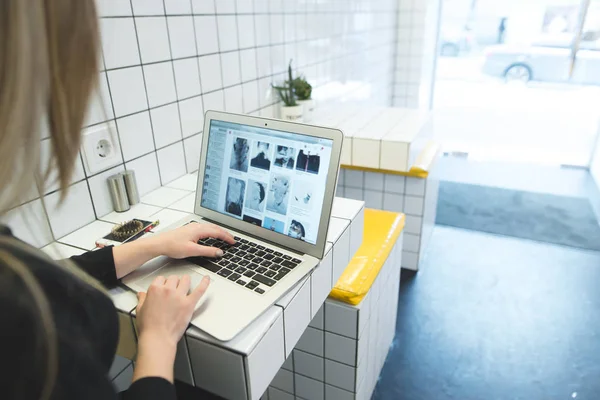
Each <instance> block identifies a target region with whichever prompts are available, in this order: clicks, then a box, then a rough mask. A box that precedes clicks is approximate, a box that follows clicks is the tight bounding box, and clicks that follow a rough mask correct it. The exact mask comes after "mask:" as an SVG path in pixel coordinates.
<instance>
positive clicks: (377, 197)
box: [364, 190, 383, 210]
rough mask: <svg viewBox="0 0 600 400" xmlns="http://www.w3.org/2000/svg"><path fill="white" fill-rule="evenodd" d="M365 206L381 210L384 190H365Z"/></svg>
mask: <svg viewBox="0 0 600 400" xmlns="http://www.w3.org/2000/svg"><path fill="white" fill-rule="evenodd" d="M364 196H365V207H368V208H374V209H376V210H381V209H382V208H383V192H375V191H373V190H365V192H364Z"/></svg>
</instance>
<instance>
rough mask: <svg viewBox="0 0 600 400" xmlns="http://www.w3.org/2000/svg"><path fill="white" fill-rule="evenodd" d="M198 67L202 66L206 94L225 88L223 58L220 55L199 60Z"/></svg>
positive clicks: (202, 80) (203, 85) (201, 71)
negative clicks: (222, 73) (222, 68)
mask: <svg viewBox="0 0 600 400" xmlns="http://www.w3.org/2000/svg"><path fill="white" fill-rule="evenodd" d="M198 65H199V66H200V81H201V82H202V90H203V91H204V92H205V93H206V92H212V91H213V90H216V89H220V88H221V87H223V81H222V79H221V58H220V56H219V55H218V54H213V55H211V56H204V57H200V58H199V59H198Z"/></svg>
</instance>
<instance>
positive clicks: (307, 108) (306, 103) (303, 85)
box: [292, 76, 315, 121]
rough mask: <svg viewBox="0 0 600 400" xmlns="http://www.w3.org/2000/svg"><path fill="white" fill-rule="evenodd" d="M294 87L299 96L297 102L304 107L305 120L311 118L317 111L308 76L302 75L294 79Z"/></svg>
mask: <svg viewBox="0 0 600 400" xmlns="http://www.w3.org/2000/svg"><path fill="white" fill-rule="evenodd" d="M292 87H293V88H294V94H295V95H296V98H297V100H296V102H297V103H298V104H300V105H302V106H303V107H304V112H303V114H304V120H305V121H308V120H310V119H311V117H312V115H313V112H314V111H315V101H314V100H313V99H312V98H311V95H312V86H311V85H310V83H308V82H307V81H306V78H304V77H303V76H300V77H298V78H295V79H294V80H293V81H292Z"/></svg>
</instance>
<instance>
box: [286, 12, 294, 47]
mask: <svg viewBox="0 0 600 400" xmlns="http://www.w3.org/2000/svg"><path fill="white" fill-rule="evenodd" d="M283 18H284V23H283V24H284V29H285V41H286V42H291V41H294V40H296V15H294V14H287V15H284V17H283Z"/></svg>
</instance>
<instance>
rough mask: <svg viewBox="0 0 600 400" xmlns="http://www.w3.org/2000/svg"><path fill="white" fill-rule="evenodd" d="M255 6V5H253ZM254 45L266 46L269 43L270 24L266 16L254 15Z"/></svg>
mask: <svg viewBox="0 0 600 400" xmlns="http://www.w3.org/2000/svg"><path fill="white" fill-rule="evenodd" d="M255 5H256V4H255ZM254 26H255V28H256V45H257V46H266V45H268V44H270V43H271V34H270V29H271V28H270V23H269V16H268V15H255V16H254Z"/></svg>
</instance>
